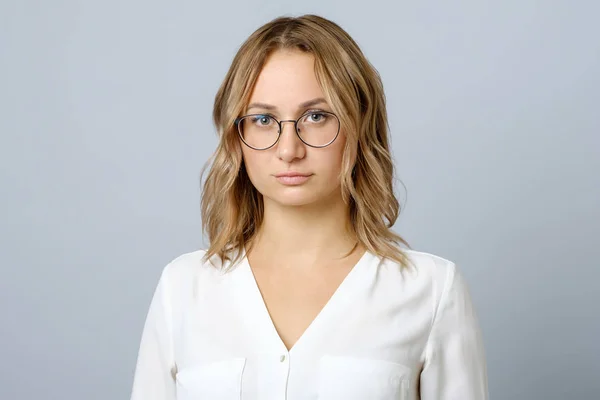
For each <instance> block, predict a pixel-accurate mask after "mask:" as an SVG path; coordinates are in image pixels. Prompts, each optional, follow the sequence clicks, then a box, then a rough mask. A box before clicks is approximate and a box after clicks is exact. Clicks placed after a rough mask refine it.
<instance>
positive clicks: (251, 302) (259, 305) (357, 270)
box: [238, 249, 373, 353]
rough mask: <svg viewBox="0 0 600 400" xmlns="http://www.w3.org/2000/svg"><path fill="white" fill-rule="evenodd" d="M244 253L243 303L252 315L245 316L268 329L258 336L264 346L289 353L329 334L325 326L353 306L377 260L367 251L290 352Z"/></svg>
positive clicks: (241, 297)
mask: <svg viewBox="0 0 600 400" xmlns="http://www.w3.org/2000/svg"><path fill="white" fill-rule="evenodd" d="M242 252H243V253H242V259H241V261H240V264H239V265H238V268H239V269H240V271H239V273H240V283H241V285H240V288H239V289H241V290H242V292H241V293H240V294H241V296H240V297H239V300H240V301H241V302H242V305H243V306H244V308H246V309H247V308H250V312H248V313H244V315H246V316H252V319H253V320H251V321H248V323H249V324H250V326H255V327H256V329H258V330H262V329H266V330H267V331H268V332H264V333H265V334H264V335H257V337H260V338H261V339H262V340H263V345H265V346H266V347H267V348H269V347H271V348H272V346H273V343H274V342H276V343H278V346H279V347H280V348H281V350H284V351H286V352H288V353H292V352H298V351H299V350H298V349H299V348H301V347H302V346H305V345H306V344H307V343H310V341H311V339H313V338H315V335H316V336H318V335H319V334H320V333H321V334H324V333H326V330H325V329H324V328H325V326H326V325H327V324H328V323H333V321H334V319H335V318H334V317H335V316H336V313H340V312H342V309H343V306H345V305H347V304H349V303H350V301H351V300H352V299H353V297H354V296H352V293H353V288H354V287H355V285H356V284H357V283H358V282H360V276H361V272H362V270H363V269H364V268H365V267H366V266H367V265H369V264H370V260H371V259H372V257H373V255H372V254H371V253H370V252H369V251H368V250H365V252H364V254H363V255H362V256H361V257H360V258H359V260H358V261H357V262H356V264H354V266H353V267H352V268H351V269H350V271H349V272H348V273H347V274H346V276H345V277H344V279H343V280H342V281H341V283H340V284H339V286H338V287H337V288H336V289H335V291H334V292H333V294H332V295H331V297H330V298H329V299H328V300H327V302H326V303H325V305H324V306H323V307H322V308H321V310H319V312H318V313H317V315H316V316H315V318H314V319H313V320H312V321H311V322H310V323H309V325H308V326H307V327H306V329H305V330H304V331H303V332H302V334H301V335H300V337H299V338H298V339H297V340H296V342H295V343H294V344H293V345H292V347H291V348H290V349H289V350H288V349H287V346H286V345H285V343H284V342H283V339H282V338H281V336H280V335H279V333H278V332H277V329H276V327H275V323H274V322H273V319H272V318H271V315H270V314H269V310H268V308H267V305H266V303H265V300H264V298H263V296H262V293H261V291H260V288H259V286H258V282H257V280H256V277H255V275H254V272H253V271H252V268H251V266H250V263H249V261H248V257H247V253H246V251H245V249H243V250H242ZM338 316H339V315H338ZM319 332H320V333H319Z"/></svg>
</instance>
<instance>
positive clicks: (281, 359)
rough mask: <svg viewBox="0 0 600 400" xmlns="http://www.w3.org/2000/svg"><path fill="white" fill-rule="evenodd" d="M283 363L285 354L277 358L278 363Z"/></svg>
mask: <svg viewBox="0 0 600 400" xmlns="http://www.w3.org/2000/svg"><path fill="white" fill-rule="evenodd" d="M284 361H285V354H283V355H282V356H281V357H279V362H284Z"/></svg>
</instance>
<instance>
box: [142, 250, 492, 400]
mask: <svg viewBox="0 0 600 400" xmlns="http://www.w3.org/2000/svg"><path fill="white" fill-rule="evenodd" d="M404 251H405V252H406V254H407V255H408V256H409V259H410V260H411V262H412V264H413V265H414V268H409V269H406V268H405V269H401V268H400V267H399V266H398V264H396V263H395V262H393V261H389V260H385V261H382V260H381V259H380V258H379V257H377V256H375V255H373V254H371V253H369V252H366V253H365V254H364V256H362V258H361V259H360V261H359V262H358V263H357V264H356V265H355V266H354V268H353V269H352V270H351V271H350V273H349V274H348V276H347V277H346V279H345V280H344V281H343V282H342V284H341V285H340V287H339V288H338V289H337V291H336V292H335V293H334V295H333V297H332V298H331V299H330V301H329V302H328V303H327V304H326V306H325V307H324V308H323V310H322V311H321V312H320V313H319V314H318V316H317V317H316V319H315V320H314V321H313V322H312V324H311V325H310V326H309V327H308V329H307V330H306V331H305V333H304V334H303V335H302V336H301V337H300V339H299V340H298V341H297V342H296V344H295V345H294V346H293V347H292V349H291V350H290V351H289V352H288V351H287V350H286V347H285V345H284V344H283V342H282V341H281V339H280V337H279V336H278V334H277V331H276V330H275V327H274V325H273V322H272V320H271V319H270V317H269V314H268V311H267V309H266V306H265V304H264V302H263V299H262V297H261V294H260V291H259V289H258V286H257V284H256V280H255V279H254V275H253V274H252V270H251V269H250V266H249V265H248V261H247V259H246V257H244V258H243V259H242V261H241V262H240V263H239V264H238V265H237V266H234V269H232V271H231V272H228V273H224V272H221V271H220V270H219V269H217V268H215V267H214V266H213V265H211V263H212V264H214V265H217V266H218V265H219V264H218V261H216V257H213V259H211V260H210V262H207V263H205V264H203V263H202V262H201V258H202V256H203V255H204V254H205V252H204V251H203V250H199V251H196V252H193V253H188V254H184V255H182V256H180V257H178V258H176V259H175V260H173V261H172V262H171V263H170V264H169V265H167V266H166V267H165V268H164V270H163V272H162V275H161V278H160V280H159V283H158V286H157V288H156V291H155V294H154V297H153V300H152V303H151V305H150V309H149V312H148V315H147V318H146V323H145V326H144V330H143V334H142V339H141V344H140V349H139V355H138V360H137V366H136V371H135V378H134V382H133V391H132V395H131V399H132V400H175V399H178V400H205V399H210V400H215V399H223V400H239V399H243V400H284V399H286V400H307V399H319V400H353V399H360V400H392V399H394V400H416V399H421V400H485V399H487V398H488V389H487V374H486V365H485V357H484V350H483V343H482V338H481V332H480V329H479V325H478V322H477V317H476V315H475V312H474V309H473V306H472V303H471V298H470V295H469V291H468V288H467V286H466V284H465V281H464V279H463V277H462V276H461V274H460V273H459V271H458V270H457V268H456V266H455V264H454V263H453V262H451V261H448V260H445V259H443V258H441V257H438V256H435V255H432V254H427V253H423V252H418V251H414V250H404Z"/></svg>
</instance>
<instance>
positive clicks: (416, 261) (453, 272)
mask: <svg viewBox="0 0 600 400" xmlns="http://www.w3.org/2000/svg"><path fill="white" fill-rule="evenodd" d="M402 252H403V253H404V254H405V255H406V259H407V261H408V267H407V268H404V269H402V270H403V271H402V275H403V276H404V279H405V280H406V281H407V282H412V285H413V287H415V288H418V289H420V290H426V291H427V292H429V293H430V294H431V296H432V297H433V298H432V300H433V302H434V304H439V302H440V300H441V299H442V297H443V296H444V293H446V292H447V291H448V290H449V289H450V287H451V286H452V285H453V284H454V282H455V281H456V280H457V279H458V280H460V279H461V276H460V271H459V269H458V268H457V265H456V263H455V262H454V261H452V260H449V259H447V258H444V257H441V256H439V255H436V254H432V253H427V252H424V251H417V250H412V249H403V250H402ZM384 263H386V264H396V262H395V261H391V260H385V261H384ZM395 269H397V268H395ZM404 270H405V271H404Z"/></svg>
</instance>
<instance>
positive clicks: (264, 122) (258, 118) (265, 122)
mask: <svg viewBox="0 0 600 400" xmlns="http://www.w3.org/2000/svg"><path fill="white" fill-rule="evenodd" d="M271 122H272V118H271V116H269V115H255V116H254V117H252V123H253V124H256V125H258V126H269V125H270V124H271Z"/></svg>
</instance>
